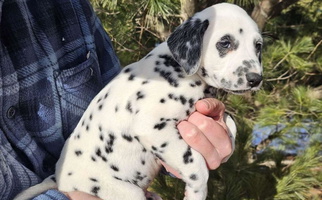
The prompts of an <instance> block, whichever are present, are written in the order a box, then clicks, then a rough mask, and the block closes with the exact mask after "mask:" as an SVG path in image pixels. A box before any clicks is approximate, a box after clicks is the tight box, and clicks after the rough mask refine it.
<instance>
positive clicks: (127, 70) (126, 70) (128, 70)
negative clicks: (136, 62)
mask: <svg viewBox="0 0 322 200" xmlns="http://www.w3.org/2000/svg"><path fill="white" fill-rule="evenodd" d="M131 70H132V69H131V68H127V69H125V70H124V73H129V72H130V71H131Z"/></svg>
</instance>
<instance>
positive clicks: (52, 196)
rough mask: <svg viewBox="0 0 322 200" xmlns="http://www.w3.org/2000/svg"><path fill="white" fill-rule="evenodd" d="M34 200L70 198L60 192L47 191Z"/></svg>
mask: <svg viewBox="0 0 322 200" xmlns="http://www.w3.org/2000/svg"><path fill="white" fill-rule="evenodd" d="M32 200H69V198H68V197H67V196H66V195H64V194H63V193H61V192H59V191H58V190H47V191H46V192H44V193H42V194H40V195H38V196H36V197H34V198H33V199H32Z"/></svg>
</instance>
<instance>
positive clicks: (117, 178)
mask: <svg viewBox="0 0 322 200" xmlns="http://www.w3.org/2000/svg"><path fill="white" fill-rule="evenodd" d="M113 178H115V179H116V180H119V181H123V180H122V179H121V178H119V177H117V176H113Z"/></svg>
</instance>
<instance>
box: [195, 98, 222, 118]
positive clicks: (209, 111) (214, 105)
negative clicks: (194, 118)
mask: <svg viewBox="0 0 322 200" xmlns="http://www.w3.org/2000/svg"><path fill="white" fill-rule="evenodd" d="M195 106H196V110H197V111H198V112H200V113H201V114H204V115H206V116H209V117H212V118H213V119H215V120H218V119H219V118H221V119H222V118H223V116H224V113H225V105H224V104H223V103H222V102H221V101H219V100H218V99H214V98H206V99H202V100H199V101H197V103H196V105H195Z"/></svg>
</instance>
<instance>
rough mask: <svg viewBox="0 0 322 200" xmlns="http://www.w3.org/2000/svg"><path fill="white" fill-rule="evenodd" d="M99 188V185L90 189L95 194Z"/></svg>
mask: <svg viewBox="0 0 322 200" xmlns="http://www.w3.org/2000/svg"><path fill="white" fill-rule="evenodd" d="M99 190H100V187H99V186H93V187H92V189H91V193H92V194H94V195H95V196H97V194H98V191H99Z"/></svg>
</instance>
